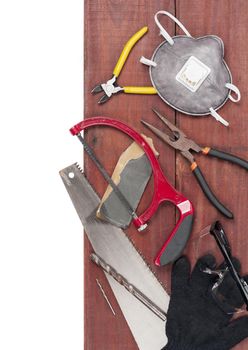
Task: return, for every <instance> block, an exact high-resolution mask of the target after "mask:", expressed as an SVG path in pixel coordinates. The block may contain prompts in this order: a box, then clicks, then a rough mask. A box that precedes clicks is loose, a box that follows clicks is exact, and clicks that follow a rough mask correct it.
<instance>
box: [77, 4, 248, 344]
mask: <svg viewBox="0 0 248 350" xmlns="http://www.w3.org/2000/svg"><path fill="white" fill-rule="evenodd" d="M161 9H164V10H167V11H169V12H171V13H174V14H176V16H177V17H178V18H179V19H180V20H181V21H182V22H183V24H184V25H185V26H186V28H187V29H189V31H190V33H191V34H192V35H193V36H196V37H198V36H202V35H206V34H216V35H218V36H220V37H221V38H222V39H223V41H224V44H225V59H226V62H227V64H228V65H229V66H230V69H231V71H232V75H233V81H234V83H236V84H237V85H238V86H239V88H240V90H241V93H242V101H241V102H240V103H239V104H237V105H234V104H233V103H231V102H229V103H227V104H226V105H225V106H224V107H223V108H222V109H221V113H222V114H223V116H225V117H226V119H228V120H229V121H230V128H228V129H226V128H225V127H224V126H222V125H220V124H218V123H217V122H215V121H214V120H213V119H212V118H211V117H207V118H205V117H201V118H192V117H188V116H185V115H184V116H182V115H181V114H180V113H177V114H176V120H177V124H178V125H179V127H180V128H182V129H183V130H184V131H185V132H186V133H187V135H188V136H189V137H191V138H192V139H194V140H195V141H196V142H199V143H200V144H202V145H207V146H213V147H216V148H220V149H222V150H224V151H228V152H232V153H234V154H237V155H238V156H240V157H243V158H245V159H248V146H247V134H246V130H247V127H248V117H247V114H248V113H247V112H248V111H247V109H248V106H247V105H246V104H245V102H246V101H245V98H246V97H247V87H246V79H247V78H246V77H247V73H248V72H247V70H248V65H247V63H246V62H248V59H247V58H248V57H247V55H248V53H247V52H246V51H247V50H246V45H245V42H244V38H245V37H246V32H247V23H248V11H247V10H248V2H247V1H246V0H236V1H233V0H219V1H216V0H201V1H199V0H188V1H184V0H171V1H170V0H167V1H162V0H156V1H145V0H136V1H131V0H126V1H124V0H117V1H110V0H95V1H90V0H85V96H84V97H85V117H86V118H87V117H91V116H96V115H105V116H108V117H114V118H117V119H120V120H122V121H124V122H127V123H128V124H130V125H131V126H132V127H134V128H135V129H136V130H138V131H140V132H141V131H142V132H146V129H145V128H143V127H142V126H141V125H140V119H141V117H142V118H144V119H146V120H148V121H150V122H151V123H153V122H154V117H153V114H152V112H151V107H152V106H156V107H157V108H158V109H160V110H161V111H162V112H163V113H165V114H167V115H169V116H170V117H171V119H172V120H175V112H174V111H173V110H172V109H171V108H169V107H168V106H167V105H165V104H164V103H163V102H162V101H161V100H160V99H159V98H158V97H157V96H149V97H145V96H138V95H137V96H132V95H125V94H119V95H118V96H113V97H112V99H111V100H110V101H109V102H107V103H106V104H105V105H102V106H98V105H97V99H98V96H92V95H91V93H90V90H91V89H92V87H94V85H96V84H97V83H99V82H104V81H106V80H108V79H109V78H111V74H112V70H113V68H114V66H115V63H116V61H117V59H118V57H119V54H120V53H121V50H122V48H123V45H124V44H125V42H126V41H127V40H128V38H129V37H130V36H131V35H132V34H134V33H135V32H136V31H137V30H138V29H140V28H141V27H142V26H144V25H148V27H149V33H148V34H146V36H145V37H143V38H142V39H141V40H140V41H139V42H138V43H137V45H136V46H135V47H134V49H133V50H132V52H131V55H130V57H129V58H128V60H127V63H126V65H125V66H124V68H123V71H122V73H121V75H120V77H119V83H120V85H140V86H142V85H147V86H149V85H150V80H149V74H148V71H147V68H146V67H145V66H143V65H141V64H140V63H139V62H138V61H139V58H140V56H142V55H144V56H145V57H151V54H152V53H153V51H154V48H155V47H156V46H157V45H158V44H159V43H160V42H161V37H159V36H158V29H157V27H156V26H155V24H154V20H153V15H154V14H155V13H156V12H157V11H158V10H161ZM163 21H165V23H166V28H168V31H169V32H170V33H171V34H173V33H174V30H175V26H174V24H173V22H171V21H170V20H167V19H163ZM117 135H118V136H117ZM87 139H88V141H89V143H90V144H91V145H92V146H93V148H94V150H95V152H96V154H97V155H98V156H99V158H101V160H102V161H103V163H104V165H105V167H106V169H107V170H108V171H109V173H111V172H112V170H113V168H114V165H115V163H116V161H117V159H118V157H119V155H120V154H121V153H122V151H123V149H124V148H125V147H127V145H128V144H129V140H128V139H127V138H126V137H124V136H123V135H120V134H117V132H116V131H113V130H110V129H104V128H100V127H99V128H94V129H91V130H90V131H89V132H87ZM154 141H155V146H156V148H157V149H158V150H159V152H160V162H161V164H162V168H163V170H164V172H165V174H166V176H167V177H168V179H169V181H170V182H171V183H172V184H174V183H175V180H176V185H177V188H178V189H179V190H180V191H181V192H182V193H184V194H185V196H187V197H188V198H189V199H191V200H192V202H193V203H194V204H195V209H196V219H195V224H194V229H193V235H192V238H191V240H190V242H189V244H188V246H187V249H186V253H187V254H188V255H189V256H190V258H191V260H192V262H195V260H196V258H197V256H199V255H201V254H202V253H205V252H209V251H212V252H214V253H215V254H216V255H217V256H218V260H220V254H218V250H217V249H216V245H215V243H214V242H213V240H212V241H211V239H209V238H208V237H206V238H204V239H203V240H201V243H200V244H199V240H198V237H199V232H200V231H201V230H202V228H204V227H206V226H207V225H209V224H210V223H211V222H212V221H214V220H216V219H221V221H222V222H223V224H224V225H225V228H226V231H227V232H228V234H229V238H230V240H231V244H232V248H233V252H234V254H235V255H236V256H237V257H239V258H240V259H241V260H242V266H243V272H246V273H247V272H248V256H247V254H246V250H247V239H246V237H245V234H246V233H245V230H244V227H246V225H245V224H246V205H245V204H244V203H246V202H247V201H248V191H247V190H246V187H247V174H246V172H245V171H244V170H242V169H239V168H237V167H236V166H232V165H230V164H227V163H225V162H220V161H218V160H215V159H207V157H199V164H200V165H201V168H202V170H203V172H204V174H205V175H206V178H207V179H208V181H209V184H210V186H211V187H212V188H213V189H214V190H215V192H216V194H217V195H218V197H219V198H220V199H221V201H223V203H224V204H226V205H227V206H228V207H229V208H230V209H231V210H233V212H234V214H235V219H234V220H233V221H230V220H226V219H224V218H223V217H222V216H221V215H220V214H218V213H217V211H216V210H215V209H214V208H213V207H212V206H211V205H210V204H209V203H208V202H207V200H206V199H205V197H204V195H203V194H202V192H201V190H200V189H199V186H198V185H197V183H196V181H195V179H194V177H193V176H192V174H191V172H190V170H189V167H188V164H187V163H186V161H185V159H182V157H181V156H180V155H177V157H176V159H175V152H174V151H173V150H172V149H171V148H169V147H167V146H166V145H164V144H163V143H162V142H161V141H159V140H158V139H157V138H155V139H154ZM113 145H114V147H113ZM197 159H198V158H197ZM175 165H176V168H175ZM85 170H86V173H87V176H88V178H89V179H90V181H91V183H92V184H93V186H94V187H95V188H96V190H97V192H98V193H99V194H100V195H102V194H103V192H104V190H105V187H106V185H105V183H104V181H103V180H102V178H101V176H100V175H99V174H98V172H97V171H96V170H95V168H94V165H93V164H92V163H91V162H90V161H89V160H88V158H87V157H86V158H85ZM151 195H152V186H151V185H150V186H149V188H148V190H147V191H146V194H145V196H144V198H143V201H142V203H141V205H140V208H139V212H141V211H142V210H143V209H144V208H145V207H146V206H147V202H148V201H149V200H150V198H151ZM174 224H175V210H174V208H169V207H166V208H165V207H163V208H162V209H160V210H159V212H158V213H157V214H156V216H155V217H154V218H153V220H152V222H151V224H150V226H149V229H148V230H147V231H146V232H145V233H144V234H142V235H140V234H138V233H137V231H136V229H135V228H134V227H133V226H131V227H130V229H129V230H128V231H127V232H128V234H129V235H130V237H131V238H132V239H133V240H134V241H135V244H136V246H137V247H138V248H139V249H140V250H141V251H142V253H143V255H144V256H145V258H146V260H147V261H148V263H150V264H152V260H153V257H154V256H155V254H156V252H157V251H158V249H159V248H160V246H161V244H162V243H163V242H164V240H165V237H166V235H167V234H168V233H169V232H170V230H171V229H172V228H173V226H174ZM90 252H91V247H90V246H89V244H88V242H87V240H85V349H86V350H93V349H94V350H95V349H96V348H99V347H100V348H101V349H103V350H105V349H108V350H109V349H118V350H123V349H125V350H134V349H136V348H137V346H136V344H135V342H134V339H133V337H132V335H131V333H130V331H129V329H128V326H127V324H126V322H125V320H124V318H123V316H122V314H121V311H120V309H119V307H118V304H117V303H116V300H115V298H114V296H113V294H112V292H111V289H110V288H109V286H108V283H107V281H106V279H105V277H104V275H103V274H102V272H101V271H100V270H99V269H98V268H97V267H96V266H94V265H93V264H91V263H90V262H89V253H90ZM154 270H155V271H156V273H157V275H158V276H159V278H160V280H162V281H163V282H164V284H165V286H166V287H167V289H168V290H170V267H165V268H162V269H161V268H155V267H154ZM95 278H98V279H99V280H100V281H101V283H102V285H103V287H104V289H105V291H106V293H107V294H108V297H109V299H110V301H111V303H112V305H113V306H114V309H115V311H116V312H117V316H116V317H114V316H113V315H112V314H111V312H110V310H109V309H108V307H107V305H106V302H105V300H104V299H103V298H102V296H101V294H100V291H99V289H98V287H97V285H96V282H95ZM247 344H248V341H247V340H246V341H244V342H242V343H241V344H240V345H238V346H237V347H236V348H235V349H236V350H244V349H245V348H247Z"/></svg>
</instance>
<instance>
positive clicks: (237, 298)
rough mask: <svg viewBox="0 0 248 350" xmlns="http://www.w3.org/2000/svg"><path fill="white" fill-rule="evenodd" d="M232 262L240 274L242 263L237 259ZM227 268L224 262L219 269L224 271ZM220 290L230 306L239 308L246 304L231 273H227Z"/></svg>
mask: <svg viewBox="0 0 248 350" xmlns="http://www.w3.org/2000/svg"><path fill="white" fill-rule="evenodd" d="M232 262H233V265H234V267H235V268H236V270H237V271H238V273H239V272H240V270H241V265H240V261H239V260H238V259H237V258H233V259H232ZM225 267H226V264H225V262H224V263H222V264H221V265H220V267H219V268H220V269H224V268H225ZM245 278H248V276H246V277H245ZM218 290H219V293H220V294H221V295H223V296H224V297H225V299H226V302H227V303H228V304H229V305H231V306H234V307H237V308H239V307H241V306H242V305H243V304H244V300H243V297H242V295H241V293H240V291H239V289H238V287H237V284H236V282H235V280H234V279H233V278H232V276H231V274H230V273H227V275H226V276H225V278H224V280H223V282H222V283H221V285H220V286H219V288H218Z"/></svg>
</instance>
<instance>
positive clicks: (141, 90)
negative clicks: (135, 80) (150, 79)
mask: <svg viewBox="0 0 248 350" xmlns="http://www.w3.org/2000/svg"><path fill="white" fill-rule="evenodd" d="M123 89H124V92H125V93H126V94H142V95H154V94H156V93H157V90H156V89H154V87H152V86H124V87H123Z"/></svg>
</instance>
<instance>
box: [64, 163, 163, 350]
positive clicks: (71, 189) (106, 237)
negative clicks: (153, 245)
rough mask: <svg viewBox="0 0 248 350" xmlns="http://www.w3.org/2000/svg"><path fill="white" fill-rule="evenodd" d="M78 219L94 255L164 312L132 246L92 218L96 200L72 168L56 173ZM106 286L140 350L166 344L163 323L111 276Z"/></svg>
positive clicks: (153, 282) (158, 293) (160, 290)
mask: <svg viewBox="0 0 248 350" xmlns="http://www.w3.org/2000/svg"><path fill="white" fill-rule="evenodd" d="M60 176H61V178H62V180H63V183H64V185H65V187H66V189H67V191H68V193H69V195H70V198H71V200H72V202H73V204H74V207H75V209H76V211H77V213H78V216H79V218H80V220H81V222H82V224H83V225H84V228H85V231H86V234H87V236H88V238H89V240H90V242H91V245H92V247H93V249H94V251H95V253H96V254H98V255H100V256H101V257H102V258H103V259H104V260H105V261H107V262H108V263H109V264H110V265H111V266H113V267H114V269H116V270H117V271H118V272H119V273H120V274H122V275H123V276H125V277H126V278H127V280H128V281H129V282H130V283H131V284H133V285H135V286H136V287H137V288H138V289H139V291H140V292H142V293H143V294H144V295H146V296H147V297H148V298H149V299H150V300H152V301H153V302H154V304H156V305H157V306H158V307H159V308H160V309H161V310H164V311H166V310H167V308H168V304H169V296H168V294H167V293H166V291H165V290H164V288H163V287H162V285H161V284H160V283H159V281H158V280H157V279H156V277H155V275H154V274H153V273H152V271H151V270H150V269H149V267H148V266H147V264H146V263H145V261H144V260H143V258H142V257H141V255H140V254H139V253H138V252H137V250H136V249H135V247H134V245H133V244H132V242H131V241H130V240H129V238H128V237H127V236H126V234H125V233H124V232H123V231H122V230H121V229H120V228H117V227H115V226H113V225H111V224H109V223H107V222H104V221H101V220H99V219H97V217H96V215H95V214H96V210H97V208H98V206H99V203H100V199H99V197H98V196H97V195H96V193H95V192H94V190H93V188H92V187H91V186H90V184H89V182H88V181H87V179H86V178H85V176H84V174H83V173H82V172H81V170H80V168H79V167H78V166H77V165H76V164H73V165H71V166H68V167H67V168H65V169H63V170H61V171H60ZM106 277H107V279H108V282H109V284H110V286H111V288H112V290H113V292H114V295H115V297H116V299H117V301H118V304H119V305H120V308H121V310H122V312H123V315H124V317H125V319H126V321H127V323H128V325H129V328H130V330H131V332H132V334H133V336H134V339H135V341H136V343H137V346H138V348H139V349H141V350H151V349H152V350H160V349H161V348H162V347H163V346H164V345H165V343H166V336H165V328H164V327H165V322H163V321H162V320H161V319H160V318H158V317H157V316H156V315H155V314H154V313H153V312H151V311H150V310H149V309H148V308H147V307H146V306H145V305H144V304H143V303H141V302H140V301H139V300H137V299H136V298H135V297H134V296H133V295H132V294H130V293H129V292H128V291H127V290H126V289H125V288H123V287H122V286H121V285H120V284H119V283H118V282H117V281H115V280H114V279H113V278H112V277H111V276H109V275H108V274H106Z"/></svg>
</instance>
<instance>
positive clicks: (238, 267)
mask: <svg viewBox="0 0 248 350" xmlns="http://www.w3.org/2000/svg"><path fill="white" fill-rule="evenodd" d="M232 263H233V265H234V267H235V269H236V270H237V271H238V273H240V270H241V264H240V261H239V259H237V258H235V257H233V258H232ZM225 268H226V262H225V261H223V263H222V264H220V266H218V270H224V269H225Z"/></svg>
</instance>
